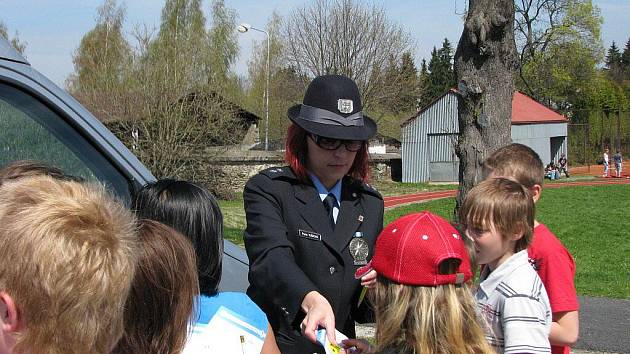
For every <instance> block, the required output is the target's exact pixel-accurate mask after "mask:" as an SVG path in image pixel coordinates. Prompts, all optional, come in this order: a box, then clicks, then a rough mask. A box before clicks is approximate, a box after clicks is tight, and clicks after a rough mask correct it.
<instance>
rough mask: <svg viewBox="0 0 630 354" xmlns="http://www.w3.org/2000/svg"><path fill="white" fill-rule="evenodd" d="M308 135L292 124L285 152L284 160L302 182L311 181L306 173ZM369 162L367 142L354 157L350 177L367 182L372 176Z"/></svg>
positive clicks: (349, 172) (288, 132) (288, 131)
mask: <svg viewBox="0 0 630 354" xmlns="http://www.w3.org/2000/svg"><path fill="white" fill-rule="evenodd" d="M307 135H308V133H307V132H306V130H304V129H302V128H301V127H300V126H298V125H297V124H291V126H290V127H289V129H288V130H287V140H286V143H285V152H284V160H285V161H286V162H287V163H288V164H289V166H291V169H292V170H293V172H294V173H295V175H296V176H297V178H298V179H299V180H300V181H302V182H306V181H308V180H309V179H308V173H307V171H306V156H307V154H308V149H307V142H306V139H307ZM368 160H369V155H368V144H367V142H366V143H365V144H363V146H362V147H361V149H359V151H357V155H356V156H355V157H354V162H353V163H352V166H351V167H350V171H348V175H349V176H350V177H352V178H354V179H357V180H359V181H362V182H366V181H367V180H368V178H369V175H370V166H369V164H368Z"/></svg>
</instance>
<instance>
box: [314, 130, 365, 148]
mask: <svg viewBox="0 0 630 354" xmlns="http://www.w3.org/2000/svg"><path fill="white" fill-rule="evenodd" d="M309 136H310V137H311V139H313V141H314V142H315V144H317V146H319V147H320V148H322V149H324V150H337V149H339V147H340V146H341V145H344V146H345V147H346V150H348V151H351V152H357V151H359V150H360V149H361V148H362V147H363V144H365V141H363V140H341V139H333V138H326V137H323V136H319V135H315V134H309Z"/></svg>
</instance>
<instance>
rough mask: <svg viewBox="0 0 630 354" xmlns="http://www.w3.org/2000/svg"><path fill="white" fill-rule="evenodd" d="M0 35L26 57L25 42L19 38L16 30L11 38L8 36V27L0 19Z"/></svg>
mask: <svg viewBox="0 0 630 354" xmlns="http://www.w3.org/2000/svg"><path fill="white" fill-rule="evenodd" d="M0 37H2V38H4V39H6V40H8V41H9V42H11V45H12V46H13V48H15V50H17V51H18V52H19V53H20V54H22V55H23V56H25V57H26V55H25V51H26V42H23V41H21V40H20V38H19V34H18V32H17V31H15V35H14V36H13V38H9V29H8V28H7V25H5V24H4V22H2V21H1V20H0Z"/></svg>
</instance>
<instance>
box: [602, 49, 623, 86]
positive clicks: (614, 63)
mask: <svg viewBox="0 0 630 354" xmlns="http://www.w3.org/2000/svg"><path fill="white" fill-rule="evenodd" d="M605 69H606V71H607V72H608V76H609V77H610V78H611V79H612V80H613V81H616V82H620V81H622V80H623V64H622V55H621V53H620V52H619V48H617V45H616V44H615V42H614V41H613V42H612V44H611V46H610V48H608V52H607V54H606V68H605Z"/></svg>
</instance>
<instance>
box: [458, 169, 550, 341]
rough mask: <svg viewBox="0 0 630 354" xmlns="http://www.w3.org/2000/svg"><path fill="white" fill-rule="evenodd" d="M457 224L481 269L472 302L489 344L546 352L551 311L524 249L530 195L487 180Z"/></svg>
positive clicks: (529, 219)
mask: <svg viewBox="0 0 630 354" xmlns="http://www.w3.org/2000/svg"><path fill="white" fill-rule="evenodd" d="M459 220H460V222H462V223H463V226H464V227H465V229H466V234H467V236H468V237H469V238H470V239H471V240H472V241H473V245H474V248H475V255H476V259H477V262H478V263H479V264H483V265H485V266H484V268H483V271H482V272H481V275H480V278H479V280H480V284H479V289H478V290H477V293H476V294H475V298H476V300H477V312H478V314H479V316H480V318H481V321H482V324H483V325H484V331H485V333H486V338H487V339H488V341H489V343H490V344H491V345H492V346H493V347H494V349H495V350H496V351H497V352H498V353H550V345H549V339H548V336H549V330H550V328H551V307H550V305H549V299H548V298H547V293H546V291H545V287H544V285H543V284H542V282H541V280H540V278H539V277H538V274H536V271H535V270H534V268H533V267H532V266H531V264H530V263H529V260H528V256H527V250H526V248H527V246H528V245H529V243H530V242H531V239H532V232H533V231H532V230H533V227H534V202H533V199H532V197H531V196H530V195H529V192H528V190H527V189H526V188H525V187H523V186H522V185H521V184H519V183H517V182H514V181H512V180H509V179H506V178H492V179H488V180H485V181H483V182H481V183H480V184H479V185H477V186H476V187H475V188H473V189H472V190H471V191H470V192H469V193H468V195H467V196H466V199H465V200H464V204H463V205H462V208H461V209H460V214H459Z"/></svg>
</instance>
